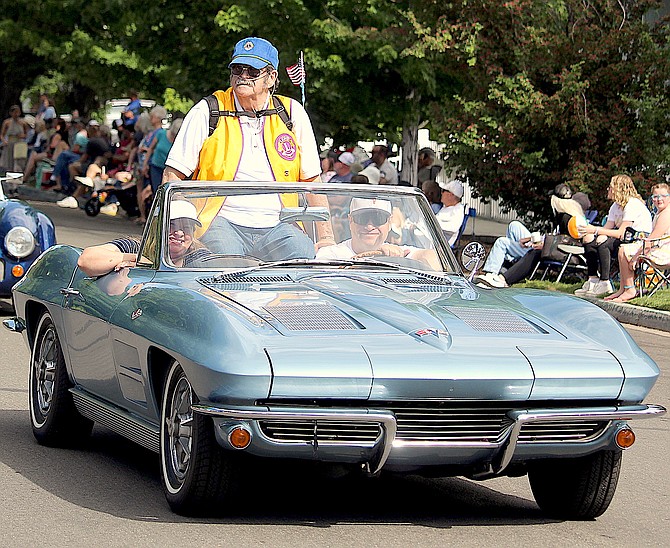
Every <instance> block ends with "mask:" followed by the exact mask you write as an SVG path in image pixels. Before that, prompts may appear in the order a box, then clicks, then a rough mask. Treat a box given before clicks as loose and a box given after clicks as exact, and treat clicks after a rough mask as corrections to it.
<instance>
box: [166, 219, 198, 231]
mask: <svg viewBox="0 0 670 548" xmlns="http://www.w3.org/2000/svg"><path fill="white" fill-rule="evenodd" d="M180 230H181V231H182V232H183V233H184V234H193V222H191V221H186V220H182V219H176V220H174V221H170V232H171V233H172V232H178V231H180Z"/></svg>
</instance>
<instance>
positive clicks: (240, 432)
mask: <svg viewBox="0 0 670 548" xmlns="http://www.w3.org/2000/svg"><path fill="white" fill-rule="evenodd" d="M228 441H229V442H230V445H232V446H233V447H234V448H235V449H245V448H246V447H247V446H248V445H249V444H250V443H251V432H249V430H247V429H246V428H243V427H241V426H236V427H235V428H233V429H232V430H231V431H230V434H228Z"/></svg>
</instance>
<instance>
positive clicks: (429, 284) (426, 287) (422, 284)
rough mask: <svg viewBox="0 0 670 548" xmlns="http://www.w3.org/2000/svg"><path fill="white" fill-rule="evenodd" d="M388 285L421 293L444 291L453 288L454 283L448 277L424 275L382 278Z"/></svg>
mask: <svg viewBox="0 0 670 548" xmlns="http://www.w3.org/2000/svg"><path fill="white" fill-rule="evenodd" d="M382 281H383V282H384V283H386V284H388V285H393V286H396V287H402V288H403V289H404V290H405V291H409V292H415V291H421V292H423V293H446V292H449V291H453V290H454V286H455V285H456V284H455V283H453V282H452V281H451V280H449V279H446V280H445V279H444V278H437V277H434V276H426V277H425V278H382Z"/></svg>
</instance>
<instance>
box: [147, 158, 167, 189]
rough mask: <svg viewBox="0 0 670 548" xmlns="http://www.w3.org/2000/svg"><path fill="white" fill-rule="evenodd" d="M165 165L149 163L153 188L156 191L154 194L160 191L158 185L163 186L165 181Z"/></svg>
mask: <svg viewBox="0 0 670 548" xmlns="http://www.w3.org/2000/svg"><path fill="white" fill-rule="evenodd" d="M164 169H165V168H164V167H158V166H155V165H153V164H149V180H150V181H151V190H153V191H154V196H155V195H156V192H157V191H158V187H159V186H161V183H162V182H163V170H164Z"/></svg>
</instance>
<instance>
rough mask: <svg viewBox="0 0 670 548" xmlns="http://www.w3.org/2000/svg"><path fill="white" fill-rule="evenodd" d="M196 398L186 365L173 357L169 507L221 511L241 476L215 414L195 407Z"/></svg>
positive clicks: (164, 426)
mask: <svg viewBox="0 0 670 548" xmlns="http://www.w3.org/2000/svg"><path fill="white" fill-rule="evenodd" d="M195 402H197V398H196V396H195V394H194V393H193V389H192V388H191V384H190V383H189V381H188V379H187V378H186V375H185V373H184V371H183V369H182V368H181V366H180V365H179V363H178V362H177V361H174V362H172V365H171V366H170V371H169V372H168V375H167V379H166V381H165V387H164V390H163V399H162V404H161V428H160V430H161V431H160V457H161V459H160V466H161V481H162V484H163V491H164V493H165V498H166V499H167V501H168V504H169V505H170V508H172V510H173V511H174V512H176V513H177V514H181V515H185V516H204V515H211V514H217V513H220V512H221V511H222V510H223V509H224V508H225V505H226V502H227V495H228V494H229V493H230V492H231V491H232V490H233V488H234V485H233V483H234V478H235V477H236V473H235V470H236V466H235V465H234V462H233V458H232V457H233V455H230V454H227V452H226V451H224V450H223V449H222V448H221V447H220V446H219V444H218V443H217V442H216V438H215V435H214V424H213V422H212V420H211V419H210V418H209V417H205V416H203V415H199V414H197V413H193V411H192V410H191V405H192V404H193V403H195Z"/></svg>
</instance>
